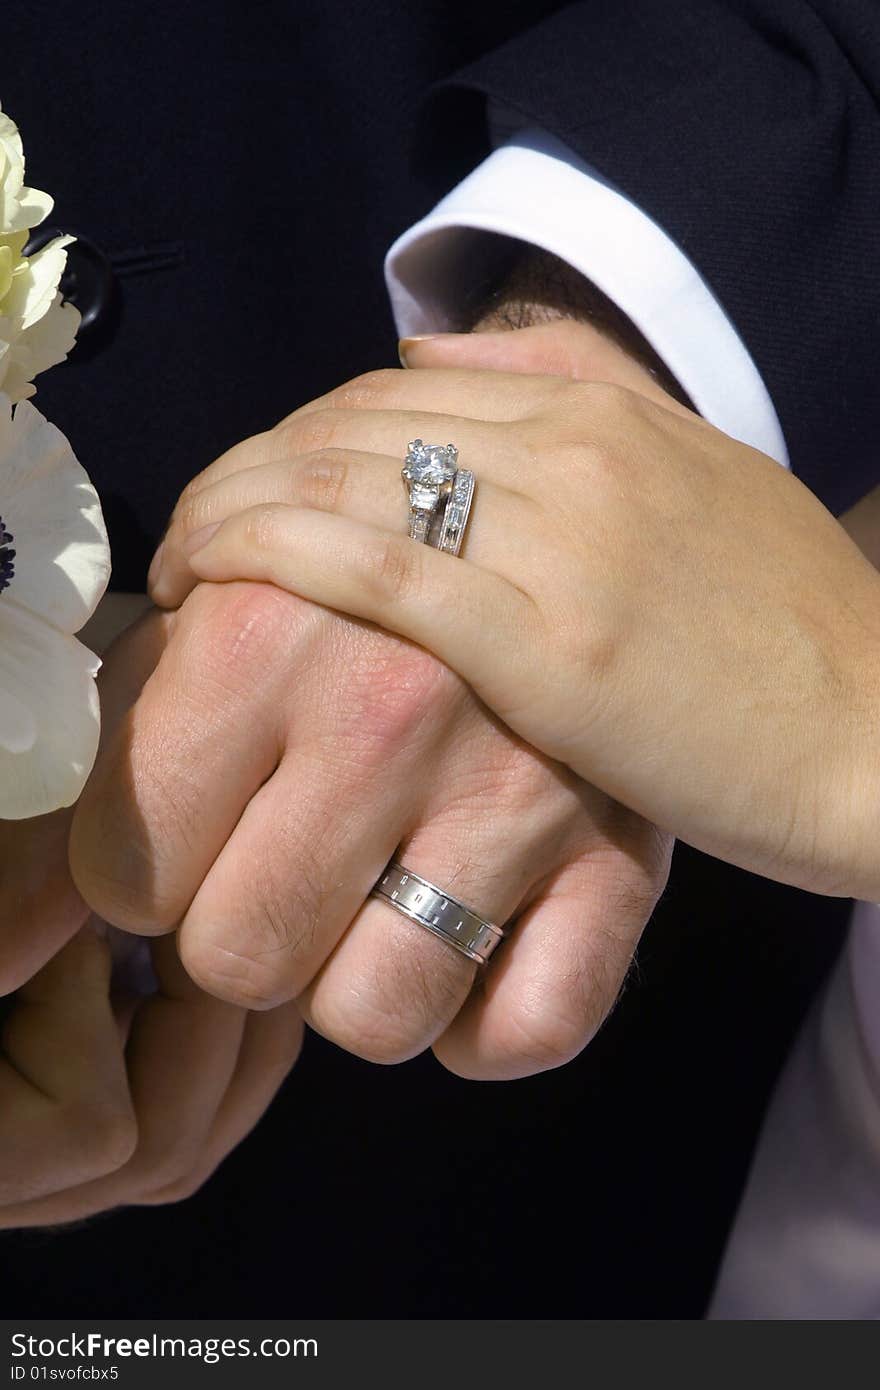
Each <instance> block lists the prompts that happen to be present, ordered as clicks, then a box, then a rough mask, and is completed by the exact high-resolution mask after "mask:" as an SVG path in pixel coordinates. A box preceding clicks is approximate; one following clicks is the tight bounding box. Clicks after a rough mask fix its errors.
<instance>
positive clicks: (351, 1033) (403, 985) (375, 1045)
mask: <svg viewBox="0 0 880 1390" xmlns="http://www.w3.org/2000/svg"><path fill="white" fill-rule="evenodd" d="M416 930H419V931H421V930H422V929H421V928H416ZM389 940H390V941H395V946H394V947H393V948H392V949H391V950H388V951H386V952H385V955H384V958H383V960H382V965H381V969H379V968H378V967H377V968H375V969H374V970H372V971H370V972H369V973H368V974H365V975H364V976H358V977H357V978H356V980H355V981H353V982H352V983H351V984H350V985H349V988H348V989H347V990H346V991H345V992H344V993H343V994H342V995H341V996H340V995H339V994H338V993H337V994H335V995H334V997H333V998H332V999H331V1000H329V1001H327V1000H324V999H322V997H321V994H320V992H317V993H316V994H315V996H314V998H313V1000H312V1003H311V1008H310V1012H309V1019H310V1021H311V1023H312V1026H313V1027H315V1028H316V1029H317V1030H318V1031H319V1032H320V1033H322V1034H323V1036H324V1037H326V1038H329V1039H330V1041H331V1042H334V1043H336V1044H337V1046H338V1047H342V1048H344V1049H345V1050H346V1051H347V1052H351V1053H353V1054H354V1055H355V1056H357V1057H361V1058H363V1060H364V1061H367V1062H377V1063H379V1064H380V1065H384V1066H394V1065H396V1064H398V1063H400V1062H406V1061H408V1060H409V1059H410V1058H411V1057H415V1056H416V1055H417V1054H418V1053H420V1052H423V1051H424V1049H425V1048H426V1047H429V1046H430V1045H431V1043H432V1042H433V1041H434V1039H435V1038H436V1037H438V1036H439V1034H440V1033H442V1032H443V1030H444V1029H445V1028H446V1027H447V1026H448V1024H449V1022H450V1021H451V1020H452V1018H454V1017H455V1014H456V1013H457V1012H458V1010H459V1009H460V1008H461V1005H462V1003H463V1002H464V999H465V997H466V995H467V992H468V990H469V988H470V984H471V980H472V978H473V974H474V971H475V967H474V966H472V965H469V964H468V962H467V960H466V959H465V957H464V956H462V957H461V959H460V960H458V959H457V958H456V957H455V956H453V955H452V952H451V948H450V947H448V946H445V945H444V944H443V943H442V942H438V943H436V944H437V946H438V948H439V949H438V950H436V951H433V950H430V949H427V950H424V949H420V948H421V947H423V946H425V947H428V948H430V947H431V945H432V944H433V943H431V942H430V941H426V942H425V943H422V942H421V941H418V939H416V940H413V939H412V938H411V937H410V935H409V934H407V936H406V937H405V938H399V939H395V938H393V937H391V938H389Z"/></svg>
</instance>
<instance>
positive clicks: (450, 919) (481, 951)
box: [372, 859, 504, 965]
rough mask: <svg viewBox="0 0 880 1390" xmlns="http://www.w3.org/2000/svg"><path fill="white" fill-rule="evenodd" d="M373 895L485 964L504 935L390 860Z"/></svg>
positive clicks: (492, 924) (461, 904) (432, 885)
mask: <svg viewBox="0 0 880 1390" xmlns="http://www.w3.org/2000/svg"><path fill="white" fill-rule="evenodd" d="M372 896H373V897H375V898H381V899H382V901H383V902H386V903H389V904H390V905H391V907H394V908H396V909H397V911H398V912H402V913H403V915H404V917H409V919H410V921H412V922H418V924H419V926H420V927H425V928H427V930H428V931H430V932H433V933H434V935H435V936H440V937H442V938H443V940H444V941H448V942H449V945H450V946H454V947H455V949H456V950H457V951H461V953H462V955H465V956H467V957H468V958H469V959H470V960H475V961H477V963H478V964H479V965H485V964H486V962H487V961H488V959H489V957H490V956H491V954H492V952H493V951H494V950H495V947H496V946H497V945H498V943H499V942H500V941H502V940H503V938H504V932H503V931H502V930H501V928H500V927H496V926H495V924H494V923H493V922H487V921H486V919H485V918H484V917H480V915H479V914H478V913H476V912H472V911H471V909H470V908H469V907H465V905H464V903H462V902H459V900H458V898H453V897H452V895H451V893H444V892H443V890H442V888H438V887H437V885H436V884H434V883H429V882H428V880H427V879H426V878H422V877H421V875H420V874H414V873H413V871H412V869H406V868H404V866H403V864H398V863H397V862H396V860H394V859H392V860H391V863H390V864H388V865H387V866H386V868H385V869H384V870H383V871H382V874H381V877H380V878H379V880H378V882H377V883H376V885H375V887H374V888H373V890H372Z"/></svg>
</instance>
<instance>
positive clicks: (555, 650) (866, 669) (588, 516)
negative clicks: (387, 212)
mask: <svg viewBox="0 0 880 1390" xmlns="http://www.w3.org/2000/svg"><path fill="white" fill-rule="evenodd" d="M552 330H553V333H554V342H556V343H558V342H559V341H560V325H558V324H557V325H552ZM567 331H569V332H570V334H578V333H580V332H583V331H585V330H582V329H580V328H578V327H577V326H575V325H568V326H567ZM529 334H531V335H533V337H532V339H531V340H529V339H528V335H529ZM540 334H545V335H547V334H548V329H547V328H543V327H542V328H537V329H527V330H523V331H522V332H521V333H519V334H517V333H511V334H505V335H503V338H504V339H505V340H506V343H502V344H499V345H498V351H497V352H496V354H495V358H494V362H493V365H496V366H498V365H501V364H502V361H503V360H504V357H505V354H507V361H508V364H509V365H511V366H514V367H520V366H521V365H522V364H521V362H518V361H516V360H513V361H511V360H510V359H511V357H513V358H514V359H515V358H516V354H517V352H518V351H521V350H522V349H521V345H522V343H523V341H530V342H531V343H532V345H533V344H534V342H535V341H536V335H540ZM517 340H518V342H519V345H520V346H517ZM474 341H475V340H474V339H462V340H461V346H460V353H461V355H462V356H463V357H464V358H465V360H467V357H468V354H473V353H474V352H475V351H479V350H480V349H479V347H477V348H475V347H474V345H473V344H474ZM511 344H512V346H511ZM483 350H485V346H484V348H483ZM554 350H556V349H554ZM457 351H458V349H457V340H455V339H438V340H436V341H435V342H434V343H431V342H430V341H429V342H424V343H421V344H417V345H416V346H415V349H414V350H411V354H410V358H409V360H410V361H414V360H416V361H417V362H418V365H419V370H416V371H409V372H397V371H386V372H378V373H372V374H369V375H367V376H365V377H362V378H358V379H357V380H355V381H353V382H350V383H348V385H346V386H343V387H342V388H340V389H338V390H337V391H334V392H332V393H331V394H330V395H329V396H327V397H324V398H323V399H321V400H319V401H316V402H313V403H312V404H311V405H309V406H307V407H305V408H304V409H302V410H300V411H297V412H296V413H295V414H294V415H292V416H291V417H289V419H288V420H287V421H286V422H285V423H284V425H283V427H282V429H281V430H280V431H279V433H280V436H281V438H280V441H279V442H278V445H277V454H276V458H275V461H273V462H270V463H267V464H264V465H262V466H258V467H257V468H254V469H253V470H251V469H244V470H242V471H236V469H235V464H234V462H230V460H229V459H228V458H227V459H226V460H221V461H220V462H219V463H218V464H217V465H215V466H214V468H213V469H209V470H208V471H207V473H206V474H204V475H202V477H201V479H200V480H198V481H197V483H196V484H195V485H194V486H193V487H192V488H191V489H190V490H188V493H187V495H186V496H185V498H184V502H183V505H182V506H181V507H180V508H179V510H178V513H177V515H176V517H175V519H174V520H173V522H172V526H171V528H170V531H169V534H168V536H167V537H166V541H165V546H164V550H163V563H162V574H161V576H160V582H159V584H158V586H157V587H156V588H155V590H154V594H155V596H156V597H157V598H158V599H159V600H161V601H162V602H177V601H179V599H180V597H181V596H182V594H183V593H184V592H185V590H186V587H187V584H188V583H192V582H195V577H198V578H202V579H210V580H223V579H232V578H236V577H245V578H250V579H259V580H270V581H272V582H273V583H276V584H278V585H280V586H282V587H284V588H287V589H290V590H291V591H293V592H295V593H297V594H300V595H302V596H304V597H308V598H311V599H313V600H316V601H318V602H320V603H324V604H326V605H328V606H330V607H333V608H338V609H341V610H343V611H344V612H348V613H351V614H353V615H356V616H359V617H362V618H367V619H371V620H373V621H375V622H377V623H380V624H381V625H383V626H385V627H387V628H389V629H391V630H392V631H395V632H397V633H400V634H402V635H404V636H406V637H409V638H411V639H412V640H414V641H416V642H418V643H419V644H421V645H422V646H425V647H427V648H429V649H430V650H431V651H433V652H434V653H435V654H436V655H438V656H439V657H440V658H441V659H442V660H443V661H445V662H447V663H448V664H449V665H450V666H452V667H453V668H454V669H456V670H457V671H458V672H459V673H460V674H461V675H462V676H464V678H465V679H466V680H468V681H469V682H470V683H471V684H472V685H473V687H474V689H475V690H476V691H477V692H478V694H480V695H481V697H482V698H483V699H484V700H485V701H486V702H487V703H488V704H489V705H490V706H491V707H492V708H493V709H494V710H495V711H496V712H497V713H498V714H499V716H500V717H501V718H502V719H503V720H504V721H505V722H506V723H507V724H508V725H509V726H510V727H511V728H512V729H514V730H515V731H516V732H517V733H519V734H520V735H521V736H522V737H523V738H525V739H527V740H528V741H529V742H530V743H532V744H533V745H535V746H536V747H538V748H540V749H542V750H543V751H544V752H545V753H547V754H549V755H550V756H551V757H553V758H555V759H558V760H560V761H563V762H565V763H567V764H568V765H569V767H571V768H572V769H573V770H574V771H576V772H577V773H578V774H579V775H581V776H582V777H584V778H587V779H589V780H590V781H591V782H593V783H595V784H596V785H597V786H599V787H601V788H602V789H603V790H604V791H605V792H607V793H608V794H609V795H611V796H613V797H615V798H617V799H618V800H620V801H622V802H623V803H624V804H626V805H628V806H630V807H631V808H632V809H634V810H636V811H638V812H639V813H641V814H642V815H644V816H646V817H648V818H649V819H651V820H653V821H655V822H656V823H658V824H660V825H662V826H663V827H665V828H666V829H669V830H672V831H674V832H675V833H676V834H678V835H680V836H681V837H682V838H683V839H686V840H688V841H689V842H690V843H692V844H694V845H696V846H697V847H699V848H701V849H704V850H706V851H708V852H710V853H713V854H715V855H718V856H719V857H722V858H725V859H728V860H730V861H732V862H735V863H738V864H741V865H743V866H744V867H747V868H749V869H753V870H755V871H757V872H760V873H764V874H767V875H769V876H771V877H774V878H778V879H780V880H783V881H787V882H792V883H795V884H798V885H800V886H802V887H805V888H809V889H812V890H814V891H819V892H826V893H837V894H844V895H849V894H852V895H857V896H866V897H878V896H880V859H878V856H877V854H876V849H875V846H876V842H877V838H878V830H880V825H878V819H880V817H878V813H877V809H876V808H877V804H878V797H877V794H876V787H875V778H874V776H873V766H872V764H873V762H874V761H875V757H872V744H873V742H875V741H876V728H877V714H878V694H877V686H878V679H877V673H878V671H880V660H878V656H880V579H878V577H877V575H876V573H875V572H874V571H873V569H872V568H871V566H870V565H869V564H868V563H867V561H866V560H865V559H864V558H863V557H862V555H861V554H860V553H859V551H858V549H857V548H856V546H855V545H854V544H853V543H852V542H851V541H850V540H849V539H848V537H847V536H846V535H845V533H844V532H843V530H842V529H841V527H840V526H839V525H838V523H837V522H836V521H835V520H834V519H833V518H832V517H831V516H830V514H829V513H828V512H826V511H825V510H824V508H823V507H822V506H821V505H820V504H819V502H818V501H817V500H816V499H815V497H813V496H812V495H811V494H810V493H809V492H808V491H807V489H806V488H804V487H803V486H802V485H801V484H800V483H799V482H798V481H797V480H796V479H795V478H794V477H792V476H791V475H790V474H788V473H787V472H786V471H785V470H784V469H782V468H781V467H780V466H779V465H778V464H776V463H774V462H773V461H772V460H770V459H768V458H766V457H765V456H764V455H762V454H759V453H757V452H756V451H755V450H753V449H750V448H748V447H746V446H745V445H742V444H738V443H736V442H735V441H733V440H731V439H729V438H728V437H726V436H724V435H722V434H720V433H719V432H718V431H716V430H714V429H712V428H711V427H710V426H708V425H706V424H705V423H704V422H703V421H701V420H700V419H698V418H697V417H696V416H694V415H693V414H691V413H690V412H689V411H687V410H685V409H684V407H682V406H679V405H677V404H675V403H674V402H672V401H671V400H670V399H669V398H668V397H665V396H664V395H663V394H662V393H661V392H660V391H659V389H658V388H656V387H654V386H653V385H652V384H650V383H648V384H647V385H644V384H641V383H640V384H639V388H638V391H636V390H631V389H626V388H621V387H619V386H616V385H615V386H610V385H608V384H605V383H602V382H598V383H597V382H592V383H590V382H586V383H585V382H577V381H572V380H570V379H566V378H565V377H548V376H545V375H540V376H536V375H521V374H513V373H507V372H501V371H498V372H493V373H492V374H489V373H487V372H486V371H475V370H473V369H466V368H460V367H456V366H453V365H452V363H453V362H454V360H455V357H456V352H457ZM563 357H564V354H563ZM438 360H441V361H443V362H444V364H448V365H444V366H443V368H442V369H438V368H436V367H433V366H430V367H429V366H428V365H427V364H428V362H429V361H431V362H436V361H438ZM544 365H545V366H546V363H545V364H544ZM542 369H543V368H542ZM563 370H564V363H563ZM645 380H646V381H647V378H646V379H645ZM417 436H421V437H422V438H424V439H426V440H428V441H431V442H446V441H447V440H452V441H454V442H455V443H456V444H457V445H458V447H459V450H460V456H461V457H460V462H461V465H462V466H463V467H470V468H472V469H473V470H474V471H475V472H476V474H477V478H478V483H477V493H476V499H475V504H474V509H473V513H472V519H471V523H470V529H469V532H468V535H467V537H466V541H465V546H464V552H463V558H462V559H460V560H455V559H452V558H451V557H449V556H447V555H444V554H441V553H439V552H437V551H435V550H433V549H431V548H429V547H427V546H419V545H416V544H414V543H413V542H411V541H410V540H409V539H408V538H407V536H406V534H405V532H406V521H407V507H406V504H405V496H404V491H403V486H402V484H401V481H400V466H401V460H402V456H403V453H404V450H405V447H406V443H407V441H408V440H409V439H411V438H413V437H417ZM254 503H258V504H259V505H253V504H254ZM218 522H222V524H221V525H220V527H219V530H215V531H214V533H213V534H210V533H208V532H203V533H202V534H201V535H194V534H193V532H194V531H195V530H196V528H197V527H202V526H204V525H206V524H208V525H213V526H215V528H216V525H217V523H218ZM187 569H189V578H187V574H186V571H187Z"/></svg>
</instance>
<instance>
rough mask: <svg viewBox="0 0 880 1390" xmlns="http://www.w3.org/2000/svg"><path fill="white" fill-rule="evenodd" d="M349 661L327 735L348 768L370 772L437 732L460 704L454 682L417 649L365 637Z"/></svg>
mask: <svg viewBox="0 0 880 1390" xmlns="http://www.w3.org/2000/svg"><path fill="white" fill-rule="evenodd" d="M367 639H368V640H366V641H365V642H363V643H362V645H361V647H360V649H359V651H358V652H357V654H356V655H354V656H353V658H352V659H351V660H350V662H349V664H348V666H347V668H346V671H347V675H346V682H345V686H344V688H343V689H340V690H339V693H338V695H337V706H336V717H335V719H334V722H333V727H332V730H331V731H330V733H331V734H332V738H333V742H334V748H335V749H336V751H337V753H338V752H343V753H344V754H345V756H346V758H347V760H349V761H350V762H351V763H355V764H357V765H358V766H361V767H367V768H369V769H373V768H374V767H375V766H376V761H377V759H381V758H384V757H387V756H388V755H389V754H394V753H396V752H399V751H402V750H404V749H405V748H406V747H407V746H408V745H409V744H410V743H411V741H412V740H413V738H414V737H416V735H417V734H418V732H419V730H420V729H421V727H422V726H423V725H424V724H425V723H426V721H429V722H430V725H431V728H432V729H439V728H440V727H441V726H445V724H446V723H448V721H449V720H450V719H451V718H452V717H453V716H454V713H455V710H456V709H457V708H458V706H459V704H460V702H461V698H462V689H463V687H462V684H461V682H460V680H459V678H458V677H457V676H456V675H455V674H454V673H453V672H452V671H450V670H449V668H448V667H447V666H444V665H443V664H442V662H440V661H438V660H437V659H436V657H434V656H432V655H431V654H430V653H429V652H426V651H424V650H423V649H422V648H420V647H414V646H411V645H410V644H409V643H406V642H400V641H398V640H397V639H394V638H389V637H387V636H385V635H384V634H378V633H369V634H367Z"/></svg>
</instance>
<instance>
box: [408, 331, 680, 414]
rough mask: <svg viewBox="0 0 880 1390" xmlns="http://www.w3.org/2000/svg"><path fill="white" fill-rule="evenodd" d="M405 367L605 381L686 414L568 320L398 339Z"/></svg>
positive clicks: (621, 355) (619, 354)
mask: <svg viewBox="0 0 880 1390" xmlns="http://www.w3.org/2000/svg"><path fill="white" fill-rule="evenodd" d="M399 351H400V360H401V363H402V364H403V366H404V367H413V368H417V367H434V368H437V367H459V368H461V367H470V368H473V369H475V370H478V371H479V370H482V371H493V372H523V373H525V374H526V375H528V376H561V377H567V378H568V379H569V380H572V381H608V382H611V383H612V384H614V385H616V386H624V387H627V388H628V389H629V390H631V391H637V392H638V393H639V395H642V396H646V397H648V399H650V400H654V401H657V403H658V404H659V405H663V406H665V407H666V408H667V409H675V410H678V411H680V412H681V413H683V414H688V415H689V414H690V412H689V411H685V410H684V408H683V407H681V406H678V404H677V403H676V402H674V401H673V400H672V398H671V397H670V396H669V395H668V394H667V393H666V392H665V391H664V390H663V389H662V387H660V386H659V385H658V384H657V382H656V381H655V380H654V378H653V377H652V376H651V374H650V372H649V371H648V370H647V368H645V367H643V366H641V364H640V363H638V362H636V361H635V359H634V358H632V357H630V356H629V354H628V353H626V352H625V351H624V350H623V348H621V347H619V346H618V344H617V343H615V342H612V341H611V339H610V338H607V337H606V336H605V335H604V334H603V333H600V332H599V330H598V329H597V328H594V327H593V326H592V325H591V324H588V323H579V322H576V321H575V320H573V319H553V320H551V321H550V322H549V323H539V324H533V325H531V326H530V327H528V328H513V329H509V330H505V331H502V332H500V333H499V332H486V333H483V332H480V331H477V332H475V333H437V334H433V335H426V336H424V337H417V338H402V339H401V340H400V347H399Z"/></svg>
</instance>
